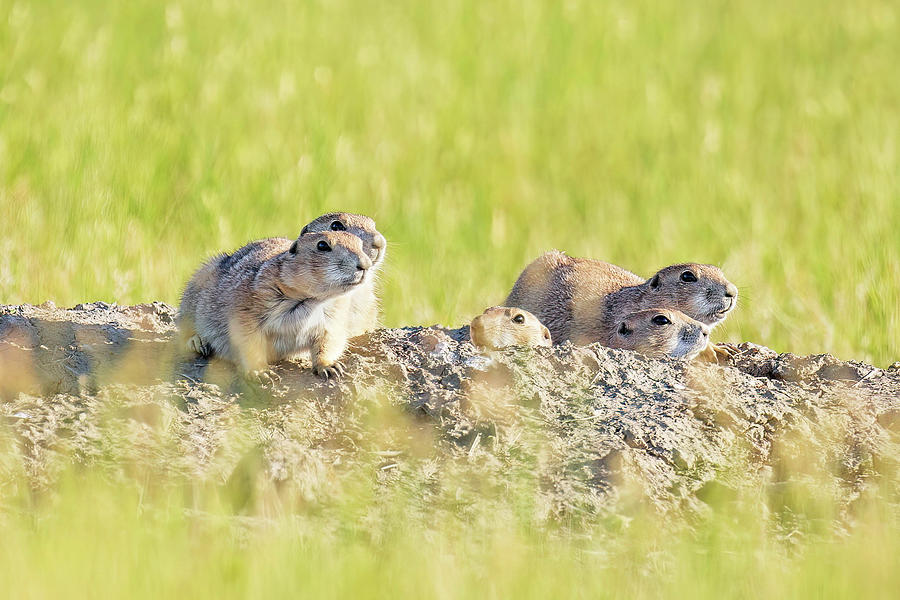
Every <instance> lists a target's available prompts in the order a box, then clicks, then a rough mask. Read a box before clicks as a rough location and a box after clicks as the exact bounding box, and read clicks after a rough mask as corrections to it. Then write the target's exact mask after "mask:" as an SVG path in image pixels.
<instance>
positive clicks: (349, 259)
mask: <svg viewBox="0 0 900 600" xmlns="http://www.w3.org/2000/svg"><path fill="white" fill-rule="evenodd" d="M371 268H372V260H371V259H370V258H369V257H368V255H367V254H366V253H365V252H364V251H363V244H362V240H360V239H359V238H358V237H356V236H355V235H352V234H350V233H347V232H345V231H327V232H324V233H310V234H306V235H301V236H300V237H298V238H297V239H296V241H294V243H293V244H291V247H290V249H289V250H288V251H287V255H286V257H285V260H284V262H283V263H282V265H281V272H280V281H279V285H280V286H281V287H282V291H288V292H290V295H291V297H297V298H327V297H330V296H334V295H337V294H340V293H342V292H345V291H347V290H349V289H350V288H352V287H354V286H357V285H359V284H361V283H362V282H363V281H365V280H366V275H367V274H368V272H369V269H371Z"/></svg>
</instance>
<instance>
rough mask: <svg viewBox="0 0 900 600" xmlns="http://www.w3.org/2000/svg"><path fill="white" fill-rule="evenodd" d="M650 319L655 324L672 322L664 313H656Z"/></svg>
mask: <svg viewBox="0 0 900 600" xmlns="http://www.w3.org/2000/svg"><path fill="white" fill-rule="evenodd" d="M651 321H653V322H654V323H656V324H657V325H668V324H669V323H671V322H672V321H670V320H669V318H668V317H667V316H666V315H656V316H655V317H653V318H652V319H651Z"/></svg>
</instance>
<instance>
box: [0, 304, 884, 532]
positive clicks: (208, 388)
mask: <svg viewBox="0 0 900 600" xmlns="http://www.w3.org/2000/svg"><path fill="white" fill-rule="evenodd" d="M174 317H175V309H174V308H173V307H171V306H168V305H166V304H162V303H153V304H142V305H137V306H116V305H108V304H105V303H101V302H96V303H91V304H80V305H78V306H76V307H74V308H72V309H59V308H57V307H55V306H54V305H52V304H49V303H48V304H44V305H41V306H30V305H22V306H0V454H2V455H3V458H2V459H0V479H2V478H3V475H4V474H3V473H2V471H3V470H6V471H7V472H8V473H10V472H13V471H16V472H20V473H24V474H25V475H26V476H27V478H28V480H29V481H31V482H32V485H34V486H36V487H38V488H40V487H41V486H47V485H50V484H51V483H52V482H53V481H54V480H55V477H57V475H58V474H59V473H60V472H62V470H63V469H65V468H66V467H67V466H71V464H72V463H73V462H74V463H76V464H82V465H89V466H93V467H100V468H103V469H106V470H107V471H106V472H108V473H110V474H111V475H112V476H122V477H127V476H128V475H129V473H131V472H132V471H133V470H134V469H136V468H138V467H135V465H141V467H140V468H143V469H146V470H148V472H153V473H166V474H168V475H177V476H183V477H186V478H191V479H192V480H196V481H205V482H212V484H213V485H229V484H230V483H232V482H233V481H234V480H235V479H240V478H241V477H247V473H248V472H249V473H253V475H250V477H255V478H256V479H254V481H255V483H253V485H252V486H251V487H252V488H253V489H262V487H265V486H269V488H271V489H275V490H276V492H275V493H283V492H284V490H292V491H293V492H294V494H295V496H294V497H298V498H301V499H302V501H303V503H304V504H305V505H309V504H312V505H315V504H316V503H322V502H326V501H327V500H328V499H329V497H331V496H332V495H333V494H337V493H339V490H340V489H342V486H346V485H347V484H348V481H347V480H348V478H349V477H357V478H358V477H359V476H360V475H359V474H360V473H361V472H362V473H369V474H370V476H371V477H372V478H373V479H374V480H376V481H378V482H385V483H390V482H391V481H395V482H401V485H409V486H419V487H416V488H415V489H421V490H425V491H424V492H423V493H426V494H435V495H439V494H441V493H443V492H442V491H441V490H442V489H444V488H446V489H445V491H446V492H447V493H448V494H455V495H456V496H455V500H459V501H461V502H462V501H464V499H463V500H460V494H461V492H460V489H462V488H461V487H460V485H459V481H463V480H465V481H469V482H471V481H472V477H473V476H478V477H480V478H481V482H482V483H481V484H479V485H480V486H481V487H480V488H479V489H481V490H482V491H483V490H484V489H485V486H486V487H487V488H490V489H491V490H493V492H491V493H495V494H499V495H501V496H502V494H503V490H504V489H510V488H511V487H512V486H514V485H516V484H515V483H514V482H515V481H519V480H521V478H522V477H530V478H531V480H532V481H533V483H534V489H535V490H536V493H537V496H538V497H539V500H538V502H536V506H537V507H538V509H539V513H540V515H541V516H543V517H544V518H547V519H566V520H569V521H571V520H572V519H573V518H574V519H578V518H583V519H594V518H597V517H598V516H609V515H617V514H626V513H627V512H628V511H629V510H631V509H632V508H633V507H634V506H636V505H638V504H639V505H642V506H646V505H650V506H652V507H654V509H656V510H658V511H661V512H663V513H667V512H670V511H676V512H688V513H690V512H695V511H702V510H704V509H705V507H706V503H707V501H708V499H709V498H710V497H713V496H715V497H719V498H721V497H727V495H728V494H729V493H730V491H731V490H736V489H739V488H741V487H742V486H758V485H766V486H774V487H777V486H787V485H795V484H796V483H797V481H798V480H801V479H803V478H804V477H807V478H809V479H811V480H812V479H814V480H815V482H816V485H817V486H818V487H817V488H816V489H817V490H820V491H821V493H826V494H828V495H829V496H830V497H831V499H832V500H833V501H834V502H835V503H837V505H838V506H843V507H850V506H851V505H852V503H853V502H854V500H855V499H856V498H858V497H859V496H860V495H861V494H862V493H863V492H864V491H865V490H866V488H867V487H869V486H873V485H877V484H878V482H879V481H884V480H887V479H891V478H890V477H888V478H885V477H883V476H884V475H891V476H893V475H895V474H896V471H897V466H898V460H900V447H898V442H900V369H898V368H897V367H896V366H895V367H892V368H889V369H880V368H876V367H873V366H871V365H867V364H864V363H859V362H852V361H851V362H843V361H839V360H837V359H835V358H834V357H832V356H830V355H827V354H823V355H815V356H805V357H801V356H795V355H792V354H777V353H775V352H774V351H772V350H770V349H768V348H765V347H762V346H757V345H754V344H749V343H747V344H741V345H740V346H738V350H739V352H738V354H737V355H736V356H734V357H732V358H731V359H730V361H729V364H727V365H708V364H700V363H689V362H682V361H678V360H669V359H663V360H657V359H649V358H646V357H644V356H642V355H640V354H637V353H634V352H630V351H626V350H612V349H608V348H604V347H602V346H599V345H593V346H587V347H576V346H573V345H571V344H568V343H567V344H563V345H561V346H558V347H554V348H533V349H528V348H523V349H510V350H508V351H503V352H499V353H495V354H493V355H492V356H489V357H488V356H483V355H481V354H479V353H478V352H477V351H476V349H475V348H474V347H473V346H472V344H471V343H470V342H469V339H468V330H467V328H461V329H446V328H442V327H409V328H403V329H384V330H379V331H376V332H374V333H372V334H369V335H366V336H361V337H359V338H356V339H354V340H353V341H352V343H351V349H350V351H349V352H348V354H347V356H346V357H345V364H346V366H347V374H346V375H345V376H344V377H343V378H342V379H340V380H338V381H323V380H320V379H318V378H316V377H314V376H313V375H312V374H311V372H310V371H309V368H308V364H304V363H302V362H297V363H284V364H280V365H277V366H275V367H274V369H273V370H274V372H275V374H276V377H275V380H274V381H273V382H272V383H271V384H270V385H264V386H259V385H254V384H248V383H246V382H244V381H243V380H242V379H240V378H239V377H236V375H235V373H234V371H233V370H232V368H231V367H230V366H229V365H228V364H226V363H224V362H222V361H218V360H215V359H213V360H211V361H206V360H201V359H193V358H188V357H184V356H183V355H181V354H180V353H179V351H178V349H177V347H176V346H177V344H175V343H174V339H175V325H174ZM4 435H5V437H4ZM4 440H6V442H4ZM4 443H5V445H6V447H2V446H3V445H4ZM247 465H252V466H254V470H250V471H248V469H247ZM360 469H362V471H360ZM798 473H800V474H801V476H800V477H799V478H798ZM516 478H518V479H516ZM893 480H894V481H896V478H893ZM485 482H488V483H485ZM463 487H464V486H463ZM476 487H477V486H476ZM269 488H266V489H269ZM454 490H455V491H454ZM894 492H896V490H894ZM463 495H465V494H463Z"/></svg>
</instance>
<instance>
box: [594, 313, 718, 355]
mask: <svg viewBox="0 0 900 600" xmlns="http://www.w3.org/2000/svg"><path fill="white" fill-rule="evenodd" d="M708 343H709V327H708V326H707V325H705V324H704V323H701V322H699V321H695V320H694V319H692V318H690V317H689V316H687V315H686V314H684V313H682V312H680V311H677V310H670V309H665V308H651V309H648V310H640V311H637V312H633V313H631V314H629V315H626V316H625V317H623V318H622V319H620V320H619V322H618V323H617V324H616V329H615V330H614V331H613V333H612V339H610V340H609V347H610V348H624V349H626V350H636V351H638V352H640V353H641V354H646V355H647V356H652V357H662V356H671V357H672V358H693V357H695V356H697V354H698V353H699V352H700V351H701V350H703V349H704V348H706V346H707V344H708Z"/></svg>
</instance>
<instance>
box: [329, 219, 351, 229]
mask: <svg viewBox="0 0 900 600" xmlns="http://www.w3.org/2000/svg"><path fill="white" fill-rule="evenodd" d="M331 230H332V231H346V230H347V228H346V227H344V224H343V223H341V222H340V221H335V222H333V223H332V224H331Z"/></svg>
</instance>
